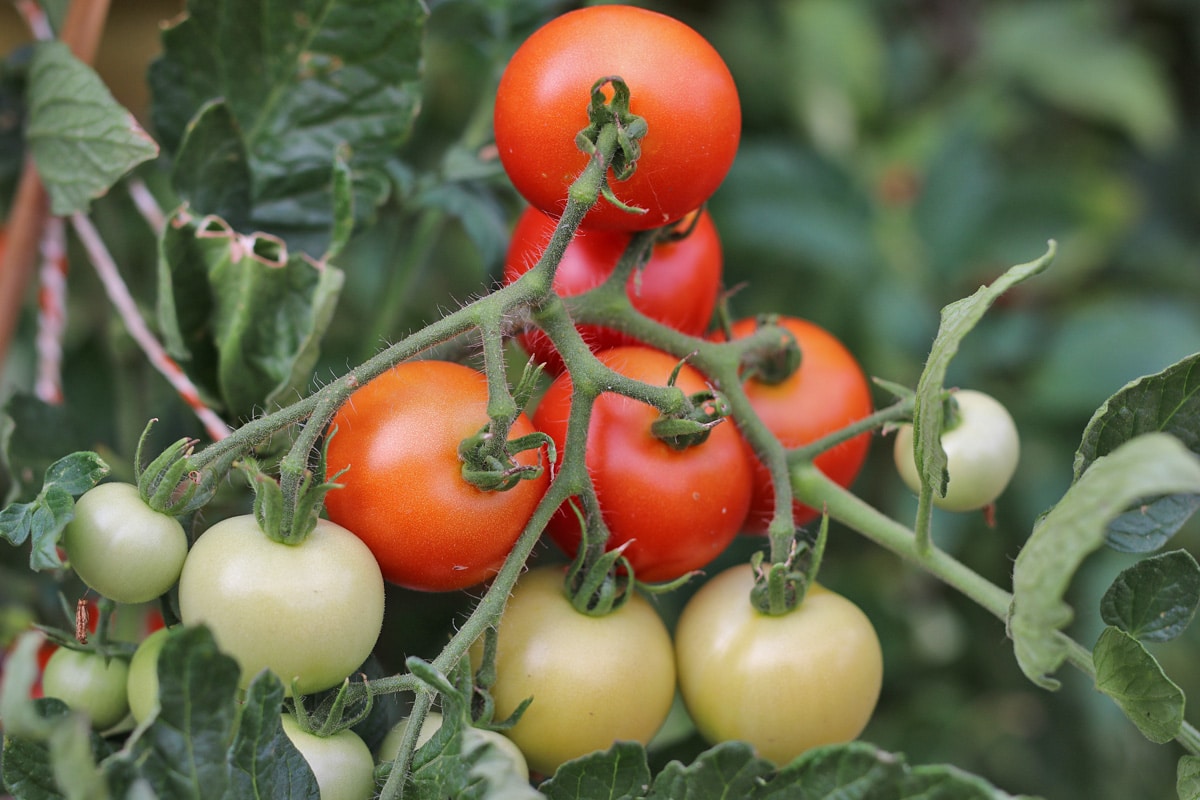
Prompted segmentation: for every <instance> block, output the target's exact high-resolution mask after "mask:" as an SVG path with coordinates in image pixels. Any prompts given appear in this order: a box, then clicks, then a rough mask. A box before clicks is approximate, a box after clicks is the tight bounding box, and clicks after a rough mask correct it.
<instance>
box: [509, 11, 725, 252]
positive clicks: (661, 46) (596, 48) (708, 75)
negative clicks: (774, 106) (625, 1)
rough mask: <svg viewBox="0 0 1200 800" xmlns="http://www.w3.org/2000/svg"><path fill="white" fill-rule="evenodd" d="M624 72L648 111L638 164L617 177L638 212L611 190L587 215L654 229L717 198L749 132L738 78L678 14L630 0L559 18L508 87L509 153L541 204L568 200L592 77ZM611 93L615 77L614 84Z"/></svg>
mask: <svg viewBox="0 0 1200 800" xmlns="http://www.w3.org/2000/svg"><path fill="white" fill-rule="evenodd" d="M610 76H620V77H621V78H623V79H624V80H625V82H626V84H628V86H629V90H630V110H631V112H632V113H634V114H636V115H638V116H640V117H642V118H643V119H645V121H646V124H647V128H648V129H647V133H646V135H645V136H644V137H643V138H642V139H641V157H640V158H639V159H638V162H637V169H636V171H635V172H634V174H633V175H632V176H631V177H630V178H628V179H627V180H624V181H617V180H616V179H615V178H614V177H613V175H612V172H611V171H610V172H609V184H610V186H611V187H612V189H613V192H614V193H615V194H616V196H617V198H618V199H620V200H621V201H622V202H623V203H626V204H627V205H631V206H636V207H638V208H643V209H645V210H646V213H644V214H631V213H629V212H628V211H624V210H622V209H620V208H618V207H616V206H614V205H612V204H610V203H608V202H606V201H605V200H603V199H601V200H600V201H598V202H597V204H596V206H595V207H593V209H592V210H591V211H590V212H589V213H588V215H587V217H586V218H585V219H584V224H585V225H586V226H588V227H595V228H617V229H620V230H645V229H648V228H657V227H659V226H661V225H666V224H668V223H671V222H674V221H675V220H678V219H680V218H682V217H683V216H684V215H685V214H687V213H688V212H690V211H692V210H693V209H695V208H699V207H700V205H701V204H702V203H703V202H704V201H705V200H707V199H708V198H709V197H710V196H711V195H712V194H713V192H714V191H716V189H717V187H718V186H719V185H720V184H721V181H722V180H723V179H724V178H725V174H726V173H727V172H728V171H729V167H730V165H732V164H733V158H734V155H735V154H736V153H737V147H738V140H739V139H740V137H741V124H742V120H741V105H740V103H739V101H738V94H737V87H736V86H735V85H734V82H733V76H732V75H730V73H729V68H728V67H727V66H726V65H725V62H724V61H723V60H722V59H721V56H720V55H719V54H718V53H717V51H716V50H714V49H713V47H712V45H710V44H709V43H708V42H707V41H706V40H705V39H704V37H702V36H701V35H700V34H698V33H697V32H696V31H694V30H692V29H691V28H689V27H688V26H687V25H684V24H683V23H682V22H679V21H678V20H676V19H673V18H671V17H668V16H665V15H663V14H659V13H657V12H654V11H647V10H646V9H641V8H634V7H631V6H623V5H606V6H593V7H589V8H582V9H579V10H576V11H572V12H569V13H567V14H563V15H562V16H560V17H557V18H555V19H553V20H551V21H550V22H549V23H547V24H546V25H544V26H543V27H541V28H540V29H538V30H537V31H535V32H534V33H533V35H532V36H530V37H529V38H528V39H527V40H525V42H524V43H523V44H522V45H521V46H520V47H519V48H518V49H517V51H516V53H514V54H513V57H512V59H511V60H510V61H509V63H508V66H507V67H506V68H505V70H504V74H503V75H502V76H501V78H500V84H499V86H498V88H497V92H496V107H495V113H494V127H495V133H496V146H497V148H498V149H499V153H500V161H501V163H502V164H503V165H504V169H505V171H506V172H507V173H508V176H509V179H510V180H512V182H513V185H514V186H515V187H516V188H517V191H519V192H520V193H521V194H522V195H524V197H525V199H526V200H528V201H529V202H530V203H531V204H532V205H534V206H537V207H538V208H540V209H542V210H543V211H546V212H549V213H551V214H561V213H562V211H563V209H564V208H565V207H566V200H567V188H568V187H569V186H570V185H571V184H572V183H573V182H574V180H575V178H576V177H578V175H579V173H580V172H582V171H583V169H584V167H585V166H586V164H587V162H588V156H587V155H585V154H584V153H583V152H582V151H581V150H580V149H579V148H578V147H577V146H576V144H575V136H576V134H578V133H579V132H580V131H581V130H583V129H584V128H586V127H587V126H588V114H587V108H588V103H589V101H590V99H591V88H592V85H593V84H594V83H595V82H596V81H597V80H599V79H601V78H605V77H610ZM605 92H606V94H607V95H608V96H609V97H611V96H612V89H611V87H606V89H605Z"/></svg>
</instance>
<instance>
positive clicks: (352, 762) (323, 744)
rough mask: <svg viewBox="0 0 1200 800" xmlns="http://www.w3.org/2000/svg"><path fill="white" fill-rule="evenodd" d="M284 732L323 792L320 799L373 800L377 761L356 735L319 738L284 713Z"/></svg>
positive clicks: (347, 732)
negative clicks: (306, 763) (305, 762)
mask: <svg viewBox="0 0 1200 800" xmlns="http://www.w3.org/2000/svg"><path fill="white" fill-rule="evenodd" d="M280 721H281V722H282V723H283V732H284V733H285V734H287V737H288V738H289V739H291V741H292V744H294V745H296V749H297V750H299V751H300V755H302V756H304V760H305V761H307V762H308V766H309V769H311V770H312V771H313V775H314V776H315V777H316V779H317V786H318V787H320V789H321V800H370V798H371V797H372V796H374V794H375V760H374V759H373V758H371V750H370V748H368V747H367V745H366V742H364V741H363V740H362V739H361V738H360V737H359V735H358V734H357V733H355V732H354V731H352V730H349V729H346V730H342V731H338V732H337V733H335V734H334V735H333V736H317V735H316V734H315V733H309V732H308V731H305V730H304V729H302V728H301V727H300V723H298V722H296V719H295V717H293V716H292V715H291V714H284V715H283V716H282V718H281V720H280Z"/></svg>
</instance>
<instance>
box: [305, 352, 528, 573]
mask: <svg viewBox="0 0 1200 800" xmlns="http://www.w3.org/2000/svg"><path fill="white" fill-rule="evenodd" d="M487 422H488V414H487V378H486V377H485V376H484V375H483V374H482V373H481V372H478V371H477V370H474V369H471V368H470V367H467V366H463V365H462V364H455V363H451V362H448V361H410V362H406V363H404V364H400V365H399V366H397V367H395V368H393V369H391V370H389V371H388V372H385V373H384V374H383V375H380V376H379V377H378V378H376V379H375V380H373V381H371V382H370V383H368V384H367V385H366V386H364V387H362V388H361V389H359V390H357V391H356V392H354V394H353V395H351V397H350V399H349V400H348V401H347V402H346V403H345V404H344V405H343V406H342V408H341V410H339V411H338V413H337V415H336V416H335V417H334V420H333V423H332V426H336V428H337V433H336V434H335V435H334V436H333V437H332V438H331V439H330V441H329V448H328V459H327V470H326V474H327V476H328V477H329V478H332V477H333V476H334V475H335V474H336V473H337V472H339V471H340V470H342V469H345V468H347V467H348V468H349V469H348V470H347V471H346V472H345V473H343V474H342V475H341V476H340V477H338V478H337V480H336V482H337V483H339V484H342V488H341V489H335V490H333V491H331V492H330V493H329V494H328V495H327V496H326V499H325V507H326V509H327V510H328V513H329V518H330V519H332V520H333V521H334V522H337V523H338V524H339V525H341V526H343V527H345V528H348V529H349V530H351V531H353V532H354V533H355V534H356V535H357V536H358V537H359V538H360V539H362V540H363V541H364V542H365V543H366V545H367V547H369V548H370V549H371V552H372V553H373V554H374V555H375V558H376V559H377V560H378V561H379V566H380V569H381V570H382V571H383V576H384V578H386V579H387V580H388V581H390V582H392V583H395V584H398V585H400V586H405V587H408V588H410V589H420V590H423V591H431V592H441V591H450V590H454V589H465V588H467V587H468V586H474V585H475V584H478V583H480V582H482V581H484V580H486V579H488V578H489V577H491V576H492V575H494V574H495V572H496V570H498V569H499V568H500V565H501V564H502V563H503V561H504V558H505V556H507V555H508V553H509V551H510V550H512V546H513V543H514V542H516V540H517V537H518V536H520V534H521V531H522V529H524V527H525V524H526V523H527V522H528V521H529V517H530V516H531V515H532V514H533V509H534V507H535V506H536V505H537V504H538V501H539V500H541V498H542V495H543V494H544V493H545V491H546V486H547V484H548V483H549V476H548V475H547V474H546V473H543V474H542V475H541V476H540V477H539V478H536V479H533V480H524V481H521V482H520V484H519V485H518V486H516V487H515V488H513V489H510V490H508V491H483V490H481V489H478V488H476V487H475V486H473V485H471V484H470V483H468V482H467V481H466V480H464V479H463V477H462V463H461V461H460V460H459V457H458V446H459V443H460V442H462V440H463V439H466V438H468V437H470V436H473V435H474V434H476V433H478V432H479V430H480V429H481V428H482V427H483V426H484V425H486V424H487ZM533 430H534V429H533V425H532V424H531V423H530V422H529V419H528V417H526V416H525V415H524V414H521V415H520V416H519V417H518V418H517V420H516V421H515V422H514V424H513V426H512V432H511V436H512V437H514V438H515V437H518V436H524V435H526V434H529V433H532V432H533ZM537 460H538V453H537V452H535V451H526V452H524V453H521V454H519V455H518V456H517V461H518V463H520V464H528V465H532V464H536V463H537Z"/></svg>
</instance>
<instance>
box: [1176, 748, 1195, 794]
mask: <svg viewBox="0 0 1200 800" xmlns="http://www.w3.org/2000/svg"><path fill="white" fill-rule="evenodd" d="M1175 792H1176V794H1178V795H1179V800H1200V757H1197V756H1183V757H1182V758H1180V759H1179V766H1178V767H1177V769H1176V775H1175Z"/></svg>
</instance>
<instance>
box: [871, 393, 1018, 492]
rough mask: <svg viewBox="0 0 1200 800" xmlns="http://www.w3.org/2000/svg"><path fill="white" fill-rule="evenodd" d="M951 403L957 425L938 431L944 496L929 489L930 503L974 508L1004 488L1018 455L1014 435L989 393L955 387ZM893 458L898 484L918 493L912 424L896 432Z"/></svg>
mask: <svg viewBox="0 0 1200 800" xmlns="http://www.w3.org/2000/svg"><path fill="white" fill-rule="evenodd" d="M954 401H955V402H956V403H957V404H958V413H959V414H960V420H959V423H958V424H957V425H956V426H954V427H951V428H948V429H947V430H945V431H943V432H942V449H943V450H945V451H946V462H947V463H946V470H947V472H948V473H949V475H950V482H949V483H948V484H947V485H946V496H945V497H942V496H941V495H939V494H938V493H937V491H936V490H935V491H934V493H933V504H934V505H935V506H937V507H938V508H944V509H946V510H947V511H975V510H977V509H980V508H983V507H984V506H987V505H991V504H992V503H994V502H995V501H996V498H998V497H999V496H1000V495H1001V494H1002V493H1003V492H1004V490H1005V488H1007V487H1008V483H1009V481H1011V480H1012V476H1013V475H1014V474H1015V473H1016V470H1017V462H1018V461H1019V460H1020V456H1021V442H1020V436H1019V435H1018V433H1017V425H1016V423H1015V422H1014V421H1013V418H1012V416H1011V415H1010V414H1009V413H1008V409H1006V408H1005V407H1004V406H1003V405H1002V404H1001V403H1000V402H999V401H998V400H996V399H995V398H994V397H992V396H991V395H988V394H985V393H983V392H979V391H975V390H973V389H960V390H958V391H956V392H955V393H954ZM893 457H894V460H895V462H896V469H897V471H898V472H899V473H900V477H901V478H902V479H903V480H904V483H905V484H906V485H907V486H908V487H909V488H910V489H912V490H913V491H914V492H920V491H921V476H920V475H919V474H918V472H917V464H916V460H915V457H914V455H913V428H912V425H902V426H901V427H900V429H899V430H898V431H897V432H896V442H895V445H894V449H893Z"/></svg>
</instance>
